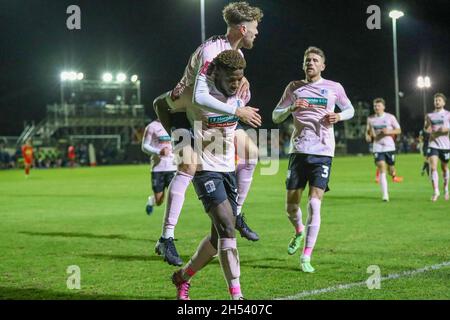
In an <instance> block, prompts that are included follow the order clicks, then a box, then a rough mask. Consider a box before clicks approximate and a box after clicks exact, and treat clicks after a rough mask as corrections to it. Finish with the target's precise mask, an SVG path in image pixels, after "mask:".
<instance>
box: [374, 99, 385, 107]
mask: <svg viewBox="0 0 450 320" xmlns="http://www.w3.org/2000/svg"><path fill="white" fill-rule="evenodd" d="M375 103H382V104H383V106H385V107H386V101H384V99H383V98H375V99H373V104H375Z"/></svg>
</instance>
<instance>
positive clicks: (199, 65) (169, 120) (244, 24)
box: [153, 2, 263, 264]
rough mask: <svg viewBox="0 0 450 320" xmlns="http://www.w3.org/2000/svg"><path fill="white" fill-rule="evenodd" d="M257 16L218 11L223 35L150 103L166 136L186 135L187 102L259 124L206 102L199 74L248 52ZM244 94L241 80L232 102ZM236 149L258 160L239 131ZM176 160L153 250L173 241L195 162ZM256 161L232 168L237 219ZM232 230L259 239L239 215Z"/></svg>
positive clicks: (240, 9) (241, 9) (247, 113)
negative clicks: (225, 54) (220, 59)
mask: <svg viewBox="0 0 450 320" xmlns="http://www.w3.org/2000/svg"><path fill="white" fill-rule="evenodd" d="M262 16H263V13H262V11H261V10H260V9H259V8H257V7H251V6H250V5H249V4H248V3H246V2H234V3H230V4H228V5H227V6H226V7H225V8H224V9H223V18H224V20H225V22H226V24H227V33H226V35H222V36H214V37H212V38H210V39H208V40H206V41H205V42H204V43H203V44H202V45H200V47H198V48H197V50H196V51H195V52H194V53H193V54H192V56H191V57H190V60H189V62H188V65H187V66H186V69H185V71H184V75H183V77H182V79H181V80H180V82H179V83H178V84H177V86H176V87H175V88H174V89H173V90H172V91H169V92H166V93H165V94H162V95H161V96H159V97H158V98H156V99H155V101H154V102H153V106H154V108H155V111H156V114H157V115H158V118H159V119H160V120H161V123H162V125H163V126H164V127H165V128H166V130H167V131H168V132H172V131H173V129H181V128H185V129H188V128H189V127H190V124H189V122H188V121H187V119H186V114H185V112H186V110H188V109H189V108H191V106H192V102H193V101H194V102H195V103H198V104H200V105H202V106H204V108H207V109H208V110H210V111H213V112H216V113H221V114H228V115H233V116H236V117H238V118H239V119H240V120H241V121H243V122H245V123H247V124H249V125H251V126H252V127H258V126H259V125H260V124H261V117H260V116H259V114H258V113H257V110H256V109H254V108H251V107H242V108H236V107H235V106H233V107H231V108H230V106H229V105H227V104H226V103H223V102H221V101H219V100H218V99H216V98H215V97H214V96H212V95H211V94H210V92H209V91H208V89H209V87H208V85H207V82H206V77H205V76H203V75H202V74H201V73H200V71H201V70H206V69H207V68H208V65H209V64H210V63H211V61H212V60H213V59H214V58H215V57H216V56H217V55H218V54H219V53H220V52H222V51H224V50H229V49H234V50H238V51H239V52H240V53H241V54H242V52H241V50H240V49H241V48H245V49H251V48H252V47H253V42H254V40H255V37H256V35H257V34H258V23H259V22H260V21H261V19H262ZM248 88H249V84H248V81H247V80H246V79H245V78H243V79H242V82H241V85H240V88H239V90H238V96H239V97H241V98H242V99H249V97H246V94H247V92H248ZM236 143H237V145H238V150H246V151H245V154H246V155H257V154H258V148H257V146H256V145H255V143H254V142H253V141H252V140H251V139H248V135H247V134H246V133H245V131H244V130H238V131H237V132H236ZM242 146H243V147H242ZM182 159H183V162H182V163H180V164H179V165H178V170H177V173H176V175H175V177H174V179H173V180H172V183H171V184H170V186H169V189H168V200H167V207H166V212H165V217H164V224H163V230H164V231H163V234H162V236H161V238H160V239H159V240H158V242H157V244H156V247H164V246H166V247H167V246H168V242H167V238H165V236H164V234H166V236H167V235H170V236H171V237H174V230H175V226H176V224H177V222H178V218H179V216H180V213H181V209H182V207H183V203H184V197H185V193H186V189H187V187H188V186H189V183H190V182H191V180H192V178H193V176H194V174H195V172H196V170H197V163H196V159H197V157H196V155H195V153H194V152H193V150H192V149H190V150H189V148H183V153H182ZM186 159H188V161H186ZM256 161H257V156H256V157H255V158H253V159H252V157H250V156H249V157H248V158H247V159H245V158H244V159H243V160H241V163H238V165H237V168H236V174H237V181H238V194H239V197H238V213H240V211H241V208H242V205H243V203H244V200H245V198H246V197H247V194H248V190H249V188H250V184H251V182H252V176H253V172H254V170H255V167H256ZM236 229H237V230H238V231H239V232H240V234H241V236H242V237H245V238H247V239H248V240H252V241H257V240H258V239H259V236H258V234H257V233H256V232H253V230H251V229H250V227H249V226H248V225H247V223H246V221H245V219H244V216H243V214H238V216H237V219H236ZM160 251H163V252H166V253H167V254H166V255H165V259H166V260H167V261H168V262H169V264H173V263H172V262H173V261H175V260H178V259H179V257H178V256H172V255H171V254H170V252H171V251H169V250H164V249H160Z"/></svg>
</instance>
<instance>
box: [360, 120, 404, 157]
mask: <svg viewBox="0 0 450 320" xmlns="http://www.w3.org/2000/svg"><path fill="white" fill-rule="evenodd" d="M367 121H368V123H369V125H370V127H371V128H372V129H373V131H374V133H375V135H378V134H380V133H381V131H382V130H383V129H388V130H394V129H400V125H399V124H398V121H397V119H396V118H395V116H394V115H392V114H390V113H387V112H384V113H383V114H382V115H381V116H377V115H372V116H370V117H369V118H368V119H367ZM392 151H395V141H394V138H393V137H392V136H390V135H389V136H383V137H381V138H375V140H374V142H373V152H374V153H376V152H377V153H378V152H392Z"/></svg>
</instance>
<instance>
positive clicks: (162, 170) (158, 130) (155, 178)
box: [142, 119, 177, 250]
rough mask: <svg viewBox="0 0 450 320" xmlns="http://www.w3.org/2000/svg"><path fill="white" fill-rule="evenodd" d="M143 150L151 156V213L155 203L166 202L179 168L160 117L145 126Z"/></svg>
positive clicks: (148, 212) (149, 199) (148, 205)
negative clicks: (167, 191) (165, 195)
mask: <svg viewBox="0 0 450 320" xmlns="http://www.w3.org/2000/svg"><path fill="white" fill-rule="evenodd" d="M142 151H143V152H145V153H146V154H148V155H149V156H151V168H152V190H153V195H152V196H149V197H148V201H147V205H146V207H145V211H146V212H147V214H148V215H150V214H151V213H152V212H153V206H154V205H156V206H160V205H161V204H162V203H163V202H164V190H165V189H166V188H167V187H169V184H170V182H171V181H172V179H173V177H174V176H175V172H176V170H177V166H176V165H175V159H174V155H173V153H172V143H171V138H170V136H169V134H168V133H167V131H166V130H165V129H164V128H163V126H162V125H161V122H160V121H159V120H158V119H156V120H154V121H152V122H151V123H150V124H149V125H148V126H147V127H146V128H145V132H144V136H143V138H142ZM170 249H171V250H173V248H170Z"/></svg>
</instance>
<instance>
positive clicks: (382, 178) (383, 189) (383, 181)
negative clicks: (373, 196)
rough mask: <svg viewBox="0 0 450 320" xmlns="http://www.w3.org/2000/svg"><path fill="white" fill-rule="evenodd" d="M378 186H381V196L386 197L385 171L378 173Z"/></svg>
mask: <svg viewBox="0 0 450 320" xmlns="http://www.w3.org/2000/svg"><path fill="white" fill-rule="evenodd" d="M380 186H381V194H382V195H383V198H387V197H388V184H387V179H386V173H380Z"/></svg>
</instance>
